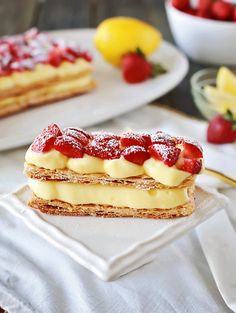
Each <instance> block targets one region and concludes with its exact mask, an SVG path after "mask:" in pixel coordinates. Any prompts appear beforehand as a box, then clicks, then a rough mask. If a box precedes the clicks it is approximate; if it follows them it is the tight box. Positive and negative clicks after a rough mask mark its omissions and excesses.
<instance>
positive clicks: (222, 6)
mask: <svg viewBox="0 0 236 313" xmlns="http://www.w3.org/2000/svg"><path fill="white" fill-rule="evenodd" d="M233 11H234V7H233V5H232V4H231V3H228V2H224V1H222V0H218V1H216V2H214V3H213V4H212V8H211V14H212V16H213V18H215V19H217V20H221V21H227V20H231V19H232V18H233Z"/></svg>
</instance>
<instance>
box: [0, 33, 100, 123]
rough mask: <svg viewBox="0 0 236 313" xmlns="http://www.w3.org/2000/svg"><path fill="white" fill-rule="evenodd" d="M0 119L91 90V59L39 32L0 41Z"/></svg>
mask: <svg viewBox="0 0 236 313" xmlns="http://www.w3.org/2000/svg"><path fill="white" fill-rule="evenodd" d="M0 56H1V61H0V117H3V116H7V115H9V114H13V113H17V112H19V111H22V110H24V109H27V108H30V107H35V106H39V105H42V104H47V103H49V102H54V101H57V100H61V99H64V98H69V97H72V96H75V95H78V94H82V93H85V92H88V91H90V90H92V89H93V88H94V87H95V83H94V80H93V78H92V75H91V72H92V66H91V61H92V58H91V56H90V55H89V53H88V52H87V51H82V50H80V48H79V47H78V46H77V45H76V44H75V43H66V42H64V41H63V40H56V39H55V38H53V37H51V36H49V35H46V34H45V33H41V32H39V31H38V30H37V29H36V28H33V29H31V30H29V31H27V32H25V33H24V34H21V35H14V36H5V37H2V38H1V39H0Z"/></svg>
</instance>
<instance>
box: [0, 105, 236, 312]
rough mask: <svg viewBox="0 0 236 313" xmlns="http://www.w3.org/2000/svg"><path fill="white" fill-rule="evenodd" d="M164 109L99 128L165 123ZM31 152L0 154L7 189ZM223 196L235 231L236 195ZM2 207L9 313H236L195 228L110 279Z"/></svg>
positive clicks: (3, 290)
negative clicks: (149, 260) (140, 264)
mask: <svg viewBox="0 0 236 313" xmlns="http://www.w3.org/2000/svg"><path fill="white" fill-rule="evenodd" d="M160 110H163V109H159V108H157V107H153V106H146V107H144V108H141V109H139V110H137V111H134V112H132V113H129V114H126V115H124V116H122V117H119V118H116V119H115V120H113V121H109V122H107V123H104V124H103V125H99V126H98V127H97V128H102V129H107V130H114V129H124V128H126V127H130V128H134V129H135V128H136V129H138V128H142V129H145V128H163V125H164V124H163V125H160V123H157V122H156V121H157V116H158V115H159V113H160ZM162 113H163V112H162ZM165 114H167V116H168V114H170V115H172V114H173V113H170V112H169V113H168V111H166V113H165ZM171 119H172V117H170V121H171ZM170 121H168V122H170ZM163 123H164V121H163ZM192 124H193V127H192V128H191V129H184V130H183V129H181V125H176V124H172V125H171V127H172V128H174V127H175V125H176V126H177V133H178V134H179V135H186V136H187V135H190V136H193V135H194V121H193V122H192ZM202 125H203V126H202V127H203V128H202V129H201V132H200V133H201V135H202V136H203V133H202V132H203V131H204V127H205V126H204V123H203V124H202ZM178 127H179V128H178ZM197 127H199V125H197ZM195 131H196V128H195ZM25 150H26V148H22V149H17V150H14V151H8V152H4V153H1V154H0V194H1V193H2V194H3V193H7V192H10V191H11V190H13V189H14V188H17V187H18V186H19V184H21V183H24V182H25V181H26V179H25V177H24V176H23V174H22V169H23V161H24V153H25ZM224 193H225V194H226V195H227V196H228V197H229V198H230V199H231V205H230V207H229V209H228V216H229V217H230V220H231V223H232V224H233V226H234V227H235V228H234V229H236V213H235V203H236V192H235V190H233V189H231V188H229V189H225V190H224ZM0 209H1V210H0V306H2V307H4V308H5V309H7V310H8V311H9V312H10V313H28V312H29V313H31V312H38V313H92V312H94V313H107V312H108V313H109V312H112V313H157V312H158V313H187V312H191V313H195V312H196V313H227V312H232V311H231V310H230V309H229V308H228V307H227V305H226V304H225V302H224V300H223V298H222V296H221V294H220V292H219V290H218V288H217V285H216V283H215V281H214V278H213V276H212V274H211V271H210V268H209V266H208V263H207V261H206V258H205V255H204V253H203V251H202V248H201V245H200V243H199V239H198V236H197V234H196V231H195V230H194V231H191V232H190V233H188V234H187V235H185V236H183V237H182V238H180V239H178V240H176V241H175V242H174V243H172V244H171V245H169V246H167V247H165V248H163V249H162V250H161V251H160V253H159V255H158V257H157V259H156V260H155V261H154V262H152V263H149V264H147V265H145V266H143V267H141V268H139V269H138V270H135V271H133V272H131V273H129V274H127V275H125V276H123V277H121V278H119V279H118V280H116V281H113V282H104V281H101V280H100V279H99V278H97V277H96V276H95V275H94V274H92V273H91V272H89V271H88V270H86V269H85V268H83V267H82V266H80V265H78V264H77V263H75V262H74V261H73V260H72V259H70V257H69V256H66V255H64V254H63V253H61V252H60V251H59V250H57V249H56V248H54V247H52V246H51V245H50V244H49V243H48V242H46V241H45V240H44V239H42V238H40V237H39V236H37V235H36V234H34V233H33V232H31V231H30V230H29V229H28V228H27V227H26V226H25V225H24V224H23V222H22V221H20V220H18V219H17V218H16V217H14V216H12V215H11V214H10V213H8V212H6V211H5V210H4V209H2V208H0ZM222 249H223V247H222ZM222 253H223V250H222Z"/></svg>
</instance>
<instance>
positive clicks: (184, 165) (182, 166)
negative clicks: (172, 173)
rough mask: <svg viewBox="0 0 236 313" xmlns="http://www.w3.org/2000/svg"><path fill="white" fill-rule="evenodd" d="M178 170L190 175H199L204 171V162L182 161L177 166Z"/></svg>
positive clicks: (194, 160)
mask: <svg viewBox="0 0 236 313" xmlns="http://www.w3.org/2000/svg"><path fill="white" fill-rule="evenodd" d="M176 166H177V168H178V169H179V170H181V171H185V172H188V173H190V174H193V175H194V174H198V173H199V172H200V171H201V169H202V160H196V159H186V158H183V159H180V160H179V161H178V162H177V164H176Z"/></svg>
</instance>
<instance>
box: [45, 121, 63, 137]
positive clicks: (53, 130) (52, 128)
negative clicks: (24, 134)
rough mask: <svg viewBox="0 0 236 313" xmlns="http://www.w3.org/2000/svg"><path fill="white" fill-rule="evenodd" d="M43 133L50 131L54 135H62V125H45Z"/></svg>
mask: <svg viewBox="0 0 236 313" xmlns="http://www.w3.org/2000/svg"><path fill="white" fill-rule="evenodd" d="M42 133H49V134H51V135H54V136H55V137H57V136H61V135H62V132H61V129H60V127H59V126H58V125H57V124H54V123H53V124H50V125H48V126H47V127H45V128H44V129H43V131H42Z"/></svg>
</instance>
